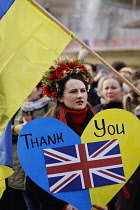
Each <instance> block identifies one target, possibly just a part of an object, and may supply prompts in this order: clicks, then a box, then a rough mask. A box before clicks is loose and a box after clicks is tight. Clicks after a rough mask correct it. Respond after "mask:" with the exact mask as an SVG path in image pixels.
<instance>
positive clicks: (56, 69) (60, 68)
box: [42, 58, 92, 97]
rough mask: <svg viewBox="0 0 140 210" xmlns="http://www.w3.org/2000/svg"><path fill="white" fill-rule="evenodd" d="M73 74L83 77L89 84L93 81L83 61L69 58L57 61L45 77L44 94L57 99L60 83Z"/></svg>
mask: <svg viewBox="0 0 140 210" xmlns="http://www.w3.org/2000/svg"><path fill="white" fill-rule="evenodd" d="M73 74H77V75H78V74H79V75H81V76H82V77H83V79H84V80H85V81H86V82H87V83H90V81H91V80H92V79H91V74H90V73H89V72H88V70H87V69H86V67H85V66H84V65H83V61H80V60H77V59H76V58H74V59H73V60H70V59H68V58H66V59H65V60H62V59H58V60H56V61H55V64H54V65H52V66H51V67H50V68H49V70H48V71H46V72H45V73H44V75H43V79H42V80H43V86H44V94H45V95H46V96H48V97H57V96H58V93H57V90H58V89H59V85H60V81H61V80H62V79H64V78H65V77H66V76H68V75H73Z"/></svg>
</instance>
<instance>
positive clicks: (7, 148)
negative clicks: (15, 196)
mask: <svg viewBox="0 0 140 210" xmlns="http://www.w3.org/2000/svg"><path fill="white" fill-rule="evenodd" d="M12 167H13V157H12V132H11V124H10V123H8V124H7V126H6V128H5V130H4V131H3V133H2V135H1V136H0V198H1V196H2V194H3V191H4V190H5V179H6V178H7V177H9V176H11V175H12V174H13V169H12Z"/></svg>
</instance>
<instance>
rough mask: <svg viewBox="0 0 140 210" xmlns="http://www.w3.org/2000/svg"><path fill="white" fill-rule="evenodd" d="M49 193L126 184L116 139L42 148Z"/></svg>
mask: <svg viewBox="0 0 140 210" xmlns="http://www.w3.org/2000/svg"><path fill="white" fill-rule="evenodd" d="M44 156H45V163H46V169H47V174H48V181H49V186H50V192H51V193H58V192H66V191H73V190H82V189H85V188H92V187H100V186H105V185H112V184H119V183H124V182H125V177H124V171H123V165H122V159H121V154H120V148H119V143H118V140H117V139H114V140H109V141H101V142H94V143H87V144H76V145H72V146H65V147H59V148H53V149H44Z"/></svg>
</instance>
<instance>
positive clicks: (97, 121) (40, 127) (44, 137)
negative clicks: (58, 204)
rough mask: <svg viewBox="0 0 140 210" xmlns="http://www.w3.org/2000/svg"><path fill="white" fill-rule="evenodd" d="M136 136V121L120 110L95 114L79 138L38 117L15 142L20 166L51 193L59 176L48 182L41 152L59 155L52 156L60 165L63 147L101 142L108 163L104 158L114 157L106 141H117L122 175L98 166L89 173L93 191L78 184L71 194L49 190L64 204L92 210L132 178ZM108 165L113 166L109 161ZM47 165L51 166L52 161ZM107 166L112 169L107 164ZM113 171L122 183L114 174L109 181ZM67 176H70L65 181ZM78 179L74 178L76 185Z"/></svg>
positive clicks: (139, 131)
mask: <svg viewBox="0 0 140 210" xmlns="http://www.w3.org/2000/svg"><path fill="white" fill-rule="evenodd" d="M139 136H140V122H139V119H138V118H137V117H136V116H134V115H133V114H131V113H130V112H127V111H125V110H121V109H109V110H105V111H102V112H99V113H98V114H96V115H95V116H94V117H93V118H92V120H91V121H90V123H89V124H88V126H87V127H86V129H85V131H84V132H83V134H82V136H81V138H80V137H79V136H78V135H77V134H76V133H75V132H73V130H71V129H70V128H69V127H68V126H67V125H65V124H64V123H62V122H61V121H59V120H56V119H53V118H39V119H36V120H32V121H30V122H28V123H27V124H26V125H25V126H24V127H23V129H22V130H21V133H20V135H19V139H18V154H19V159H20V162H21V165H22V167H23V169H24V170H25V172H26V173H27V175H28V176H29V177H30V178H31V179H32V180H33V181H34V182H36V183H37V184H38V185H39V186H40V187H42V188H43V189H44V190H46V191H47V192H50V191H51V190H50V185H51V186H53V184H54V180H56V179H58V177H57V178H56V177H55V178H54V174H53V179H50V180H51V181H48V176H47V173H48V172H47V170H46V163H45V158H44V151H49V152H52V151H53V150H54V151H53V152H52V153H53V154H55V151H56V152H57V155H58V156H57V155H56V154H55V157H56V159H57V163H55V164H56V165H58V164H59V163H60V162H62V160H61V159H60V157H59V155H60V153H62V150H63V151H64V150H65V149H64V148H65V147H67V146H70V145H79V144H81V143H90V142H97V143H98V142H101V143H100V144H102V145H101V146H102V148H103V147H104V148H105V151H106V152H104V153H103V152H102V151H103V149H101V152H100V153H101V154H102V156H103V157H101V158H103V159H104V158H106V160H104V161H103V162H104V163H105V162H106V163H107V158H109V155H112V157H113V156H114V153H112V152H109V150H106V148H107V146H106V145H107V144H108V142H111V145H114V144H115V143H116V142H118V143H119V149H120V152H121V158H122V159H121V160H122V165H121V166H120V168H121V167H123V170H124V174H123V173H122V172H121V173H120V168H119V170H118V168H117V169H112V168H105V167H106V166H103V165H101V167H100V169H99V168H98V167H95V168H96V170H95V169H94V170H92V171H93V172H92V173H91V174H92V176H93V182H94V181H95V180H96V183H97V184H96V185H97V186H96V187H95V186H94V187H93V185H87V186H89V188H90V187H92V188H90V189H84V187H83V188H82V189H81V188H79V186H80V184H79V186H78V188H77V189H71V190H72V191H69V189H67V190H62V186H61V189H60V188H59V190H58V188H56V187H53V189H55V190H52V192H53V193H54V192H55V193H54V194H53V195H54V196H56V197H58V198H60V199H62V200H65V201H66V202H68V203H70V204H72V205H74V206H75V207H77V208H78V209H80V210H85V209H90V208H91V203H96V204H98V205H101V206H105V205H106V204H107V203H108V202H109V201H110V200H111V198H112V197H113V196H114V195H115V194H116V193H117V192H118V191H119V189H120V188H121V187H122V186H123V185H124V184H125V180H126V181H127V180H128V179H129V178H130V177H131V175H132V174H133V172H134V171H135V170H136V168H137V167H138V165H139V163H140V155H139V151H140V144H139ZM110 140H111V141H110ZM113 141H114V142H113ZM104 142H105V143H104ZM112 142H113V143H112ZM86 145H88V144H86ZM94 147H96V146H94ZM94 147H92V148H94ZM109 147H110V146H109ZM112 148H113V147H112ZM114 148H116V146H114ZM49 149H50V150H49ZM112 150H113V149H112ZM112 150H111V151H112ZM117 150H118V149H117ZM67 151H68V152H67V153H66V152H65V158H66V157H67V158H70V156H71V152H70V151H71V149H70V150H67ZM52 153H48V154H49V157H51V158H52ZM90 154H91V149H90ZM98 154H99V148H98ZM116 154H117V152H116ZM85 155H86V153H85ZM117 155H119V154H117ZM60 156H62V155H60ZM98 156H99V155H97V157H98ZM97 157H96V158H97ZM74 158H76V157H74ZM94 158H95V157H94ZM49 161H50V160H49ZM55 161H56V160H55ZM117 161H118V160H117ZM119 161H120V160H119ZM53 162H54V160H53ZM110 162H111V163H112V159H111V161H110ZM48 163H49V164H50V163H52V162H48ZM119 163H120V162H119ZM55 164H54V165H55ZM63 164H64V163H63ZM107 167H108V165H107ZM109 167H111V166H110V165H109ZM117 167H118V166H117ZM53 170H54V169H53ZM117 170H118V172H117ZM79 171H80V170H79ZM83 171H84V170H83ZM61 172H62V171H61ZM116 172H117V176H118V177H121V178H120V179H122V180H123V181H121V182H117V181H116V180H117V179H119V178H118V177H117V178H116V175H115V178H110V177H113V176H114V174H115V173H116ZM53 173H54V172H53ZM80 173H81V172H80ZM80 173H79V174H80ZM103 173H106V174H105V177H103V176H102V174H103ZM112 174H113V175H112ZM61 175H62V174H61ZM65 175H66V174H65V173H64V174H63V175H62V176H63V177H61V178H62V179H63V181H64V182H65V179H66V178H65V177H66V176H65ZM123 175H124V177H123ZM49 176H50V175H49ZM55 176H56V175H55ZM69 177H70V175H69V176H68V177H67V178H69ZM77 177H78V176H77ZM51 178H52V177H51ZM78 178H79V177H78ZM78 178H76V179H77V183H78ZM59 179H60V177H59ZM76 179H75V180H76ZM103 179H104V180H105V181H106V183H107V184H106V186H104V185H103V184H101V183H102V181H103ZM73 180H74V178H73ZM99 180H100V181H99ZM109 181H111V182H112V183H111V184H108V183H109ZM50 183H51V184H50ZM52 183H53V184H52ZM112 184H113V185H112ZM54 186H56V185H54ZM69 188H70V185H69ZM87 188H88V187H87ZM63 189H64V188H63ZM65 189H66V187H65ZM79 189H80V190H79Z"/></svg>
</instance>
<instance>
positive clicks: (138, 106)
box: [115, 79, 140, 210]
mask: <svg viewBox="0 0 140 210" xmlns="http://www.w3.org/2000/svg"><path fill="white" fill-rule="evenodd" d="M133 85H134V86H135V87H136V88H137V89H138V90H140V79H138V80H136V81H134V82H133ZM123 107H124V109H125V110H127V111H129V112H132V113H133V114H135V115H136V116H137V117H138V118H139V119H140V96H139V95H138V94H137V93H136V92H135V91H134V90H132V89H131V90H130V92H129V93H128V94H127V95H125V96H124V99H123ZM125 186H126V188H127V190H128V192H129V195H128V196H127V198H126V197H125V194H124V192H123V189H121V190H120V191H119V193H118V195H117V201H116V204H115V208H116V210H124V209H127V210H139V207H140V199H139V197H140V166H138V168H137V169H136V171H135V172H134V174H133V175H132V176H131V177H130V179H129V180H128V182H127V183H126V185H125Z"/></svg>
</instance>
